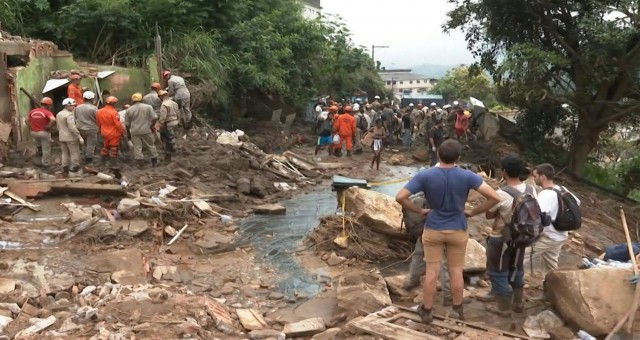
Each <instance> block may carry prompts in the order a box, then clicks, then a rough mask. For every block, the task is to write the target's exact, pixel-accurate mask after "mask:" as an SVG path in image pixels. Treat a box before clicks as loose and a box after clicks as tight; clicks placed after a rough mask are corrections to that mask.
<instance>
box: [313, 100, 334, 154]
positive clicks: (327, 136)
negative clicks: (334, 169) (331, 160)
mask: <svg viewBox="0 0 640 340" xmlns="http://www.w3.org/2000/svg"><path fill="white" fill-rule="evenodd" d="M334 109H335V111H337V110H338V108H337V107H335V106H334V107H332V108H331V110H330V111H329V113H328V114H327V118H325V119H324V120H323V121H322V122H321V123H320V128H319V130H320V132H319V133H318V145H317V146H316V152H315V155H316V156H317V155H318V152H319V151H320V149H322V148H324V147H326V146H327V145H328V146H329V157H331V151H333V150H332V148H331V146H332V144H333V138H332V137H331V129H332V128H333V115H334Z"/></svg>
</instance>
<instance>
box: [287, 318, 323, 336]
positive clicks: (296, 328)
mask: <svg viewBox="0 0 640 340" xmlns="http://www.w3.org/2000/svg"><path fill="white" fill-rule="evenodd" d="M325 329H326V327H325V325H324V320H323V319H322V318H311V319H306V320H302V321H298V322H294V323H290V324H286V325H284V334H286V335H287V337H288V338H295V337H301V336H310V335H314V334H317V333H320V332H322V331H324V330H325Z"/></svg>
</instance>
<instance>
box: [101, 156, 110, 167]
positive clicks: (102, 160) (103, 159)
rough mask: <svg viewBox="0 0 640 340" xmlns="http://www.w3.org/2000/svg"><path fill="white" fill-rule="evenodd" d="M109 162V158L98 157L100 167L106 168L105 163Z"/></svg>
mask: <svg viewBox="0 0 640 340" xmlns="http://www.w3.org/2000/svg"><path fill="white" fill-rule="evenodd" d="M108 160H109V158H107V156H101V157H100V165H101V166H107V161H108Z"/></svg>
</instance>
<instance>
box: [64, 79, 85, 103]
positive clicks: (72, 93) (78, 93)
mask: <svg viewBox="0 0 640 340" xmlns="http://www.w3.org/2000/svg"><path fill="white" fill-rule="evenodd" d="M67 98H71V99H73V100H75V101H76V105H80V104H83V103H84V98H83V97H82V89H81V88H80V85H76V84H74V83H71V84H69V86H68V87H67Z"/></svg>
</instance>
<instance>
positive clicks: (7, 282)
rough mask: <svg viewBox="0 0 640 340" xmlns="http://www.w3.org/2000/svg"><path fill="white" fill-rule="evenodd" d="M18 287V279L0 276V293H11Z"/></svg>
mask: <svg viewBox="0 0 640 340" xmlns="http://www.w3.org/2000/svg"><path fill="white" fill-rule="evenodd" d="M15 289H16V281H14V280H11V279H4V278H0V294H6V293H11V292H13V291H14V290H15Z"/></svg>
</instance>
